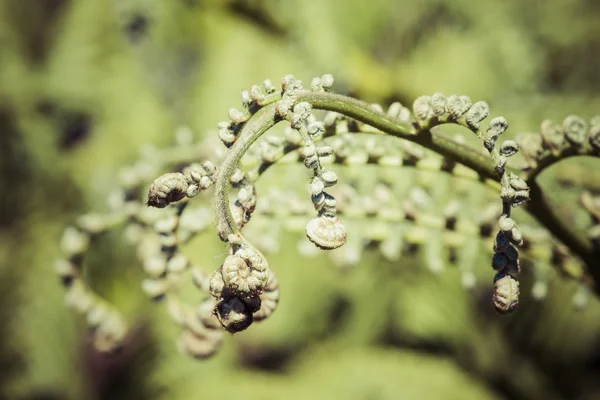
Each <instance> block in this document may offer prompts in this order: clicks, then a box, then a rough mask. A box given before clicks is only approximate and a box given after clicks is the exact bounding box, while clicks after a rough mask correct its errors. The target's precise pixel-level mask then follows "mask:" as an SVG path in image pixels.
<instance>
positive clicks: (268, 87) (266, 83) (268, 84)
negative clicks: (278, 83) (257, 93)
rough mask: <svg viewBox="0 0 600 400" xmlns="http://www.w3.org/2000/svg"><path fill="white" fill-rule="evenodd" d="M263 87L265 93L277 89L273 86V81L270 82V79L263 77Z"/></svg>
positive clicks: (273, 91)
mask: <svg viewBox="0 0 600 400" xmlns="http://www.w3.org/2000/svg"><path fill="white" fill-rule="evenodd" d="M263 88H264V89H265V93H267V94H271V93H275V91H276V90H277V89H275V86H273V82H271V80H270V79H265V80H264V81H263Z"/></svg>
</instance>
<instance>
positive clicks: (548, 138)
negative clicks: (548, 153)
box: [540, 119, 565, 151]
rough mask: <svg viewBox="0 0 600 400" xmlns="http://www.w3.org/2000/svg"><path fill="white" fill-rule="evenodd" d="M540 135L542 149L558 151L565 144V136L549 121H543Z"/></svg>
mask: <svg viewBox="0 0 600 400" xmlns="http://www.w3.org/2000/svg"><path fill="white" fill-rule="evenodd" d="M540 134H541V136H542V142H543V145H544V147H546V148H549V149H552V150H555V151H556V150H558V149H560V148H561V147H562V146H563V144H564V143H565V135H564V134H563V132H562V128H561V127H560V125H557V124H555V123H554V122H552V121H550V120H548V119H547V120H545V121H543V122H542V124H541V126H540Z"/></svg>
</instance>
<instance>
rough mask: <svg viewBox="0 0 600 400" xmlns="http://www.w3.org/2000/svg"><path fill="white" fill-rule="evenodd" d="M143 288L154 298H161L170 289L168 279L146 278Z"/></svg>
mask: <svg viewBox="0 0 600 400" xmlns="http://www.w3.org/2000/svg"><path fill="white" fill-rule="evenodd" d="M142 290H143V291H144V293H146V294H147V295H148V296H149V297H150V298H152V299H153V300H160V299H161V298H162V297H163V296H164V295H165V294H166V293H167V291H168V290H169V283H168V282H167V280H166V279H144V280H143V281H142Z"/></svg>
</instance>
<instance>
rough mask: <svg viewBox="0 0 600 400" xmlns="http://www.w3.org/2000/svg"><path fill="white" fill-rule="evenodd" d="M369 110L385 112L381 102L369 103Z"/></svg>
mask: <svg viewBox="0 0 600 400" xmlns="http://www.w3.org/2000/svg"><path fill="white" fill-rule="evenodd" d="M369 110H371V111H375V112H376V113H379V114H383V107H381V104H377V103H373V104H369Z"/></svg>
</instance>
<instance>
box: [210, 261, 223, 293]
mask: <svg viewBox="0 0 600 400" xmlns="http://www.w3.org/2000/svg"><path fill="white" fill-rule="evenodd" d="M209 285H210V286H209V287H210V294H211V296H212V297H214V298H215V299H218V298H220V297H221V295H222V294H223V289H224V288H225V282H224V281H223V275H222V274H221V268H219V269H218V270H216V271H215V273H214V274H213V276H212V277H211V278H210V284H209Z"/></svg>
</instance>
